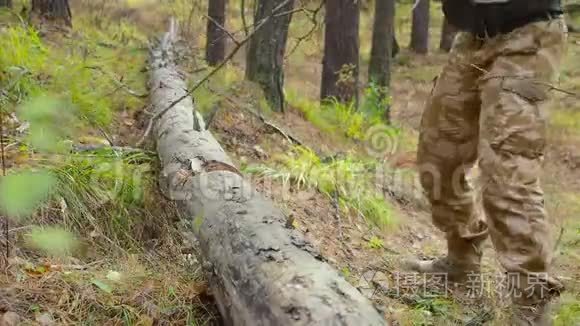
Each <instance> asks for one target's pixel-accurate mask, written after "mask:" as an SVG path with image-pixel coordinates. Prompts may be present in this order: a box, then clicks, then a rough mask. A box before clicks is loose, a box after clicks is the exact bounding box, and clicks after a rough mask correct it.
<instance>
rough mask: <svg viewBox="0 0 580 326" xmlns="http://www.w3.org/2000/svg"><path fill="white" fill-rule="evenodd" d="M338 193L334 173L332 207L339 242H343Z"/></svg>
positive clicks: (336, 173)
mask: <svg viewBox="0 0 580 326" xmlns="http://www.w3.org/2000/svg"><path fill="white" fill-rule="evenodd" d="M339 196H340V193H339V192H338V171H336V168H335V173H334V194H333V205H334V210H335V218H336V223H337V224H338V236H339V238H340V240H341V241H342V240H344V234H343V232H342V216H341V215H340V203H339Z"/></svg>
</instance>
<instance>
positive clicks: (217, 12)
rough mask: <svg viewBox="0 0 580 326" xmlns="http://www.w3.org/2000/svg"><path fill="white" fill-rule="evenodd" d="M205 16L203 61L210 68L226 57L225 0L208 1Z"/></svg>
mask: <svg viewBox="0 0 580 326" xmlns="http://www.w3.org/2000/svg"><path fill="white" fill-rule="evenodd" d="M207 16H208V17H209V18H208V20H207V45H206V47H205V60H206V61H207V63H208V64H209V65H210V66H215V65H217V64H219V63H220V62H222V61H223V60H224V58H225V56H226V38H227V34H226V32H225V30H224V28H225V27H226V0H209V7H208V14H207Z"/></svg>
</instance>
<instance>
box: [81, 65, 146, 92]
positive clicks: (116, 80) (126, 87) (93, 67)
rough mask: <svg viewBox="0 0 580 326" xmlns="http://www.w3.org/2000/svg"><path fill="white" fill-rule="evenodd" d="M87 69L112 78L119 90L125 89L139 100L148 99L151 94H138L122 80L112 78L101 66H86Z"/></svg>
mask: <svg viewBox="0 0 580 326" xmlns="http://www.w3.org/2000/svg"><path fill="white" fill-rule="evenodd" d="M85 68H87V69H92V70H97V71H99V72H100V73H102V74H103V75H107V76H108V77H109V78H111V80H112V81H113V82H115V84H117V86H118V87H119V88H121V89H124V90H125V91H126V92H127V93H129V94H130V95H133V96H135V97H138V98H146V97H148V96H149V94H142V93H138V92H136V91H134V90H132V89H131V88H130V87H129V86H128V85H126V84H125V83H123V82H121V81H120V80H118V79H117V78H115V77H114V76H112V75H111V74H109V73H108V72H106V71H105V70H104V69H103V68H101V67H99V66H85Z"/></svg>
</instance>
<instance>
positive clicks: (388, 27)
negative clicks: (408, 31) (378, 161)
mask: <svg viewBox="0 0 580 326" xmlns="http://www.w3.org/2000/svg"><path fill="white" fill-rule="evenodd" d="M394 34H395V0H383V1H376V2H375V21H374V26H373V43H372V48H371V60H370V63H369V83H374V84H375V85H376V86H378V87H379V92H380V94H379V95H380V98H381V100H382V99H384V98H386V97H387V96H388V94H387V92H388V88H389V85H390V82H391V61H392V58H393V45H394V40H395V37H394ZM385 118H386V120H387V121H390V114H389V108H388V107H386V108H385Z"/></svg>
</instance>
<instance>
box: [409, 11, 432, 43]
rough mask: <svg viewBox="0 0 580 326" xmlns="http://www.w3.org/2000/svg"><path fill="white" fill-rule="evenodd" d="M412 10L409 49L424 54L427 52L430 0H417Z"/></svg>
mask: <svg viewBox="0 0 580 326" xmlns="http://www.w3.org/2000/svg"><path fill="white" fill-rule="evenodd" d="M418 1H419V2H418V3H417V7H416V8H415V10H413V22H412V24H413V26H412V29H411V44H410V45H409V47H410V48H411V50H413V51H415V52H417V53H420V54H426V53H427V52H429V16H430V12H429V10H430V8H429V7H430V0H418Z"/></svg>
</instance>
